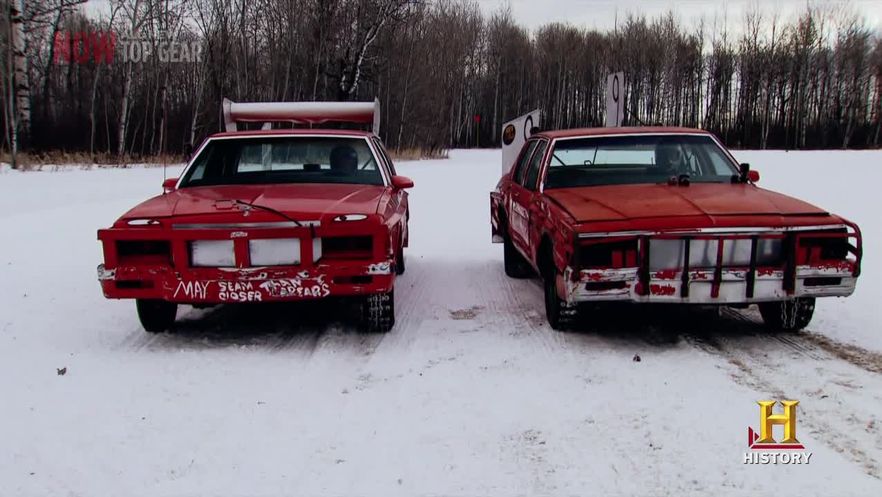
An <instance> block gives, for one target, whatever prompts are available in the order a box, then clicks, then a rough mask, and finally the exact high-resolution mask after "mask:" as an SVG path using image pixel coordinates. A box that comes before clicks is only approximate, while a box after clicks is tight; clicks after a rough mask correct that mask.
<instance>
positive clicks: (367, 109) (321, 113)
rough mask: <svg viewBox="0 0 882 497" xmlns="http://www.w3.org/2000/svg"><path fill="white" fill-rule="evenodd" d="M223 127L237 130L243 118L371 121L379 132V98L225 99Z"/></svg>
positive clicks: (348, 121)
mask: <svg viewBox="0 0 882 497" xmlns="http://www.w3.org/2000/svg"><path fill="white" fill-rule="evenodd" d="M223 114H224V128H225V129H226V131H228V132H234V131H238V126H237V123H241V122H250V123H255V122H260V123H271V122H291V123H296V124H322V123H327V122H346V123H358V124H371V126H372V131H373V133H374V134H379V133H380V101H379V100H376V99H375V100H374V101H373V102H249V103H241V102H233V101H232V100H230V99H228V98H225V99H224V103H223Z"/></svg>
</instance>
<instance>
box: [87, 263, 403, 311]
mask: <svg viewBox="0 0 882 497" xmlns="http://www.w3.org/2000/svg"><path fill="white" fill-rule="evenodd" d="M394 278H395V276H394V267H393V264H392V261H391V260H387V261H381V262H377V263H372V264H319V265H317V266H314V267H310V268H296V267H290V268H243V269H235V268H230V269H220V268H199V269H196V268H192V269H188V270H186V271H177V270H175V269H174V268H172V267H169V266H120V267H117V268H114V269H111V270H108V269H105V266H104V265H103V264H102V265H100V266H98V280H99V282H100V283H101V289H102V291H103V292H104V296H105V297H107V298H111V299H160V300H166V301H169V302H176V303H180V304H225V303H238V302H285V301H298V300H312V299H320V298H325V297H330V296H357V295H369V294H375V293H386V292H389V291H391V290H392V286H393V282H394Z"/></svg>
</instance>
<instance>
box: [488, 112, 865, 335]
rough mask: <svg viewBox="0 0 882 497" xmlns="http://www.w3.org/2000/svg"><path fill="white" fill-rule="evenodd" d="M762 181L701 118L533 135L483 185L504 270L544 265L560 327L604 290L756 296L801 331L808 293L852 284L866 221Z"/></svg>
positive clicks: (721, 298)
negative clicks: (699, 124)
mask: <svg viewBox="0 0 882 497" xmlns="http://www.w3.org/2000/svg"><path fill="white" fill-rule="evenodd" d="M758 180H759V174H758V173H756V171H751V170H750V167H749V166H748V165H746V164H742V165H739V164H738V163H737V161H736V160H735V159H734V157H733V156H732V155H731V154H730V153H729V152H728V151H727V150H726V148H725V147H724V146H723V145H722V144H721V143H720V142H719V141H718V140H717V139H716V138H715V137H714V136H713V135H712V134H710V133H708V132H705V131H701V130H696V129H687V128H653V127H647V128H597V129H576V130H565V131H551V132H544V133H538V134H535V135H534V136H532V137H531V138H530V139H529V140H528V141H527V143H526V144H525V145H524V147H523V148H522V150H521V153H520V155H519V157H518V159H517V161H516V162H515V163H514V164H512V165H511V169H510V172H509V173H508V174H506V175H504V176H503V177H502V179H501V180H500V182H499V184H498V186H497V188H496V190H495V191H494V192H492V193H491V218H492V224H493V239H494V242H497V243H504V245H505V247H504V258H505V271H506V273H507V274H508V275H509V276H512V277H526V276H529V275H530V274H532V273H534V272H535V273H538V274H539V275H540V276H541V278H542V279H543V282H544V291H545V307H546V314H547V317H548V321H549V323H550V324H551V325H552V327H554V328H555V329H565V328H567V327H570V326H572V325H573V324H574V321H575V320H576V318H577V317H578V310H579V304H580V303H583V302H606V301H632V302H643V303H684V304H708V305H730V306H746V305H749V304H754V303H756V304H758V305H759V309H760V312H761V314H762V316H763V319H764V321H765V322H766V323H767V325H769V326H770V327H773V328H777V329H788V330H796V329H801V328H804V327H805V326H807V325H808V323H809V321H810V320H811V317H812V313H813V311H814V303H815V298H816V297H824V296H848V295H850V294H851V293H852V292H853V291H854V289H855V284H856V281H857V277H858V275H859V273H860V262H861V233H860V230H859V229H858V227H857V226H856V225H855V224H854V223H851V222H849V221H848V220H846V219H843V218H841V217H839V216H836V215H834V214H831V213H828V212H826V211H824V210H823V209H820V208H818V207H815V206H813V205H811V204H808V203H806V202H803V201H801V200H797V199H794V198H791V197H788V196H785V195H782V194H779V193H775V192H771V191H768V190H764V189H762V188H759V187H757V186H756V185H755V183H756V182H757V181H758Z"/></svg>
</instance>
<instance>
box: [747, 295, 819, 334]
mask: <svg viewBox="0 0 882 497" xmlns="http://www.w3.org/2000/svg"><path fill="white" fill-rule="evenodd" d="M759 311H760V315H761V316H762V317H763V322H765V324H766V326H767V327H769V328H771V329H773V330H776V331H799V330H801V329H803V328H805V327H806V326H808V325H809V323H811V321H812V316H813V315H814V313H815V298H814V297H803V298H798V299H793V300H785V301H783V302H763V303H761V304H759Z"/></svg>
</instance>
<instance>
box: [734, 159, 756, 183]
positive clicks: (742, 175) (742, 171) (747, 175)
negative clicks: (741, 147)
mask: <svg viewBox="0 0 882 497" xmlns="http://www.w3.org/2000/svg"><path fill="white" fill-rule="evenodd" d="M752 172H753V171H751V170H750V164H748V163H746V162H745V163H744V164H741V165H740V166H739V167H738V179H739V180H741V182H742V183H747V182H748V181H753V180H752V179H751V178H752V177H753V176H752V175H751V173H752ZM757 179H759V175H757Z"/></svg>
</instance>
